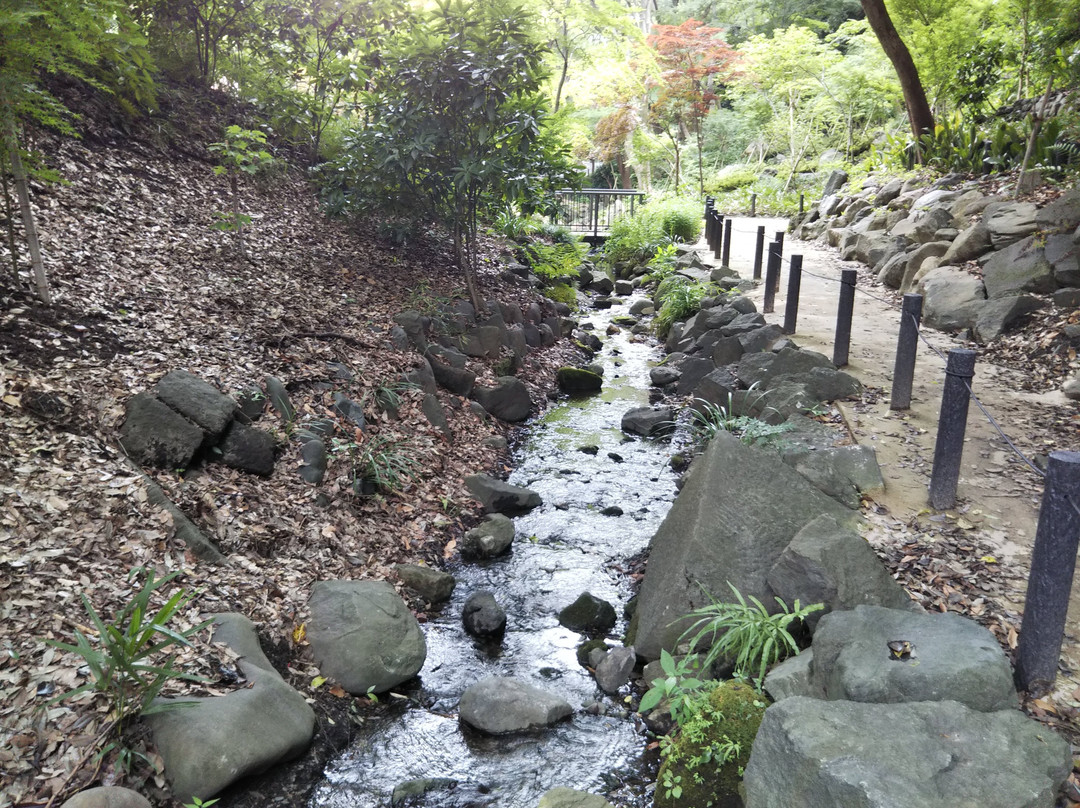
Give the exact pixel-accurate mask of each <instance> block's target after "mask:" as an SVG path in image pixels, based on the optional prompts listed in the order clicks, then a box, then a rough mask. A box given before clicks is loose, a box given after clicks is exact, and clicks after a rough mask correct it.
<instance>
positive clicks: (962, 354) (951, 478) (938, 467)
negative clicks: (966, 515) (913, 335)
mask: <svg viewBox="0 0 1080 808" xmlns="http://www.w3.org/2000/svg"><path fill="white" fill-rule="evenodd" d="M974 376H975V352H974V351H972V350H969V349H967V348H954V349H953V350H951V351H949V361H948V363H947V364H946V366H945V386H944V389H943V390H942V391H941V415H940V416H938V433H937V443H936V444H935V445H934V469H933V471H932V472H931V473H930V507H931V508H937V509H939V510H940V509H944V508H951V507H952V506H953V505H955V504H956V484H957V483H958V482H959V481H960V460H961V458H962V456H963V454H964V432H965V431H966V430H967V416H968V404H969V403H970V401H971V392H970V390H968V383H969V382H970V380H971V379H972V378H973V377H974Z"/></svg>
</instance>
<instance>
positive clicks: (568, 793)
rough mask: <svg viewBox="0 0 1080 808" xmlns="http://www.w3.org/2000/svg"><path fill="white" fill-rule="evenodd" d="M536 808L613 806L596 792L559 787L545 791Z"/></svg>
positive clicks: (602, 807) (608, 807)
mask: <svg viewBox="0 0 1080 808" xmlns="http://www.w3.org/2000/svg"><path fill="white" fill-rule="evenodd" d="M536 808H613V806H612V804H611V803H610V802H608V801H607V800H605V799H604V798H603V797H601V796H599V795H597V794H590V793H588V792H587V791H575V790H574V789H572V788H561V787H560V788H553V789H551V790H550V791H548V792H545V793H544V796H542V797H541V798H540V802H539V803H538V804H537V806H536Z"/></svg>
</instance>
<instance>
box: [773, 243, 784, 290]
mask: <svg viewBox="0 0 1080 808" xmlns="http://www.w3.org/2000/svg"><path fill="white" fill-rule="evenodd" d="M773 243H774V244H775V245H776V253H777V255H779V256H780V263H779V264H777V266H776V284H775V286H774V287H773V294H776V293H777V292H779V291H780V270H781V269H783V267H784V261H783V259H784V231H783V230H777V231H776V239H775V240H774V241H773Z"/></svg>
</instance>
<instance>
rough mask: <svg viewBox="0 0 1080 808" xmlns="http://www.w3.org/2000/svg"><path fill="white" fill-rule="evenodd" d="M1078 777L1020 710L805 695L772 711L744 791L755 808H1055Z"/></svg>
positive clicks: (1067, 757) (1064, 747)
mask: <svg viewBox="0 0 1080 808" xmlns="http://www.w3.org/2000/svg"><path fill="white" fill-rule="evenodd" d="M1071 768H1072V757H1071V754H1070V751H1069V746H1068V744H1066V743H1065V742H1064V741H1063V740H1062V739H1061V738H1059V737H1057V736H1056V735H1055V734H1054V733H1053V732H1052V731H1050V730H1049V729H1047V728H1046V727H1044V726H1043V725H1041V724H1038V723H1036V722H1034V721H1032V720H1031V719H1029V718H1026V717H1025V716H1024V715H1023V714H1022V713H1020V712H1019V711H1017V710H1003V711H1000V712H994V713H981V712H977V711H974V710H971V709H968V708H967V707H965V706H964V705H962V704H958V703H956V702H952V701H940V702H918V703H913V704H889V705H883V704H859V703H855V702H849V701H820V700H818V699H812V698H805V697H799V696H796V697H792V698H788V699H784V700H783V701H779V702H777V703H776V704H774V705H772V706H771V707H769V709H768V710H767V711H766V712H765V718H764V720H763V721H762V722H761V728H760V729H759V730H758V734H757V738H756V739H755V740H754V747H753V751H752V752H751V755H750V762H749V763H748V764H747V766H746V774H745V776H744V778H743V784H744V786H745V787H746V808H899V806H903V808H960V806H971V808H976V807H977V808H1052V806H1053V805H1054V803H1055V798H1056V795H1057V790H1058V788H1059V787H1060V785H1061V783H1062V782H1064V780H1065V778H1066V777H1067V776H1068V773H1069V771H1070V770H1071Z"/></svg>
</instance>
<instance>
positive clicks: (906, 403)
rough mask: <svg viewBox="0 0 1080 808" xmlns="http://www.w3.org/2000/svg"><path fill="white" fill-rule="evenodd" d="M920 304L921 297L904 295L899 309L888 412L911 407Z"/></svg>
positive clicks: (920, 311) (921, 301)
mask: <svg viewBox="0 0 1080 808" xmlns="http://www.w3.org/2000/svg"><path fill="white" fill-rule="evenodd" d="M922 303H923V299H922V295H904V305H903V307H902V308H901V309H900V336H899V337H898V338H897V340H896V364H895V365H894V366H893V383H892V400H891V401H890V402H889V409H890V410H906V409H907V408H908V407H910V406H911V385H912V383H913V382H914V380H915V355H916V353H917V349H918V347H919V323H920V322H921V321H922Z"/></svg>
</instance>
